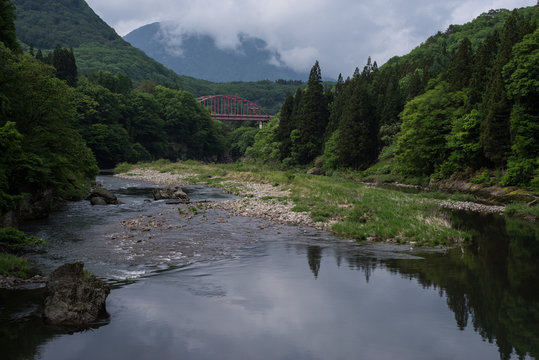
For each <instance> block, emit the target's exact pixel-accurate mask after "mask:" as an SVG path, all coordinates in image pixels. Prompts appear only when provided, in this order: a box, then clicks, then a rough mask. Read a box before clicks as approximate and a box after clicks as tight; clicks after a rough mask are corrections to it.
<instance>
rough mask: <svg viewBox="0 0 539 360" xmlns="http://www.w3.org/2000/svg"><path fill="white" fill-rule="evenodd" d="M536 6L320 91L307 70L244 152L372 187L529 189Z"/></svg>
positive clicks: (536, 127)
mask: <svg viewBox="0 0 539 360" xmlns="http://www.w3.org/2000/svg"><path fill="white" fill-rule="evenodd" d="M538 18H539V8H538V7H537V6H534V7H529V8H523V9H519V10H514V11H512V12H510V11H508V10H498V11H490V12H488V13H485V14H482V15H481V16H480V17H478V18H477V19H475V20H474V21H472V22H471V23H468V24H465V25H462V26H453V25H452V26H450V27H449V28H448V30H447V31H446V32H444V33H438V34H437V35H435V36H433V37H431V38H429V39H428V40H427V41H426V42H425V43H424V44H422V45H421V46H419V47H418V48H416V49H414V50H413V51H412V52H411V53H410V54H408V55H406V56H403V57H400V58H399V57H395V58H393V59H391V60H390V61H389V62H388V63H387V64H385V65H384V66H383V67H382V68H378V66H377V64H376V62H371V59H369V60H368V62H367V64H366V66H364V67H363V69H362V70H359V69H356V71H355V73H354V74H353V76H352V77H351V78H347V79H346V80H343V78H342V77H339V80H338V82H337V84H336V86H335V88H334V89H333V91H326V92H323V89H322V86H321V75H320V73H321V70H320V68H319V66H318V63H317V64H315V66H314V67H313V70H312V71H311V75H310V78H309V82H308V87H307V89H305V90H298V91H297V92H296V94H295V95H294V96H292V95H289V96H288V98H287V99H286V100H285V102H284V104H283V106H282V108H281V113H280V121H279V122H278V123H277V122H274V123H273V124H272V125H271V126H270V127H268V128H267V129H265V130H264V131H263V132H261V133H259V135H257V140H256V142H255V144H254V146H253V147H252V148H251V149H250V150H249V151H248V154H249V155H250V156H251V157H253V158H255V159H258V160H260V161H264V162H268V161H273V162H279V163H282V164H284V165H285V166H291V165H308V164H311V163H312V162H313V161H314V160H315V159H317V160H316V162H315V165H317V166H321V167H322V168H323V170H325V171H326V173H331V172H333V171H335V170H337V169H357V170H362V175H363V176H364V177H366V178H371V179H376V180H382V181H384V180H388V181H390V180H392V181H408V182H424V181H428V179H432V178H434V179H443V178H449V177H457V178H463V179H466V180H471V181H475V182H483V183H489V184H493V183H499V184H501V185H518V186H522V187H528V188H532V189H535V190H538V189H539V163H538V162H539V158H538V155H539V143H538V142H537V140H536V139H538V138H539V121H538V120H539V109H538V104H537V99H538V98H539V86H538V84H539V80H538V78H539V52H538V51H539V50H538V47H539V45H538V44H539V38H538V36H539V33H538V30H537V20H538Z"/></svg>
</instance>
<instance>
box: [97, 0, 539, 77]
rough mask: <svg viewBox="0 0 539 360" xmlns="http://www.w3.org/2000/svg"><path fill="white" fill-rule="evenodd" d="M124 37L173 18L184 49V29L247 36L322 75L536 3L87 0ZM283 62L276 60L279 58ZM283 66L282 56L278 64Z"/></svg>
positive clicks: (168, 38)
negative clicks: (318, 67) (456, 26)
mask: <svg viewBox="0 0 539 360" xmlns="http://www.w3.org/2000/svg"><path fill="white" fill-rule="evenodd" d="M87 1H88V3H89V4H90V6H91V7H92V8H93V9H94V10H95V11H96V12H97V13H98V15H100V16H101V17H102V18H103V19H104V20H105V21H107V23H109V24H110V25H111V26H112V27H114V28H115V29H116V31H117V32H118V33H119V34H120V35H125V34H127V33H128V32H130V31H131V30H134V29H135V28H137V27H140V26H142V25H145V24H149V23H152V22H155V21H161V22H166V26H165V28H164V29H165V30H164V31H163V32H162V35H163V39H162V40H163V41H165V42H166V43H167V44H168V45H169V46H170V51H171V52H176V53H181V39H182V35H183V34H193V33H199V34H205V35H210V36H212V37H214V38H215V41H216V45H217V46H218V47H220V48H221V49H236V48H237V47H238V45H239V44H240V40H239V39H240V35H241V34H247V35H249V36H253V37H258V38H261V39H263V40H264V41H266V43H267V44H268V49H269V50H271V51H277V52H278V53H280V54H281V58H280V60H281V61H282V62H283V63H284V64H286V65H288V66H290V67H291V68H293V69H295V70H297V71H303V72H308V71H309V69H310V67H311V66H312V65H313V64H314V61H315V60H319V61H320V65H321V68H322V75H323V76H327V77H333V78H336V77H337V75H338V74H339V73H342V74H343V75H344V76H345V77H346V76H348V75H350V74H352V72H353V71H354V68H355V67H356V66H357V67H360V68H361V67H362V66H363V65H364V64H365V63H366V61H367V58H368V57H369V56H371V57H372V59H373V60H375V61H377V62H378V64H379V65H381V64H383V63H384V62H385V61H387V60H388V59H389V58H391V57H392V56H395V55H403V54H405V53H407V52H409V51H410V50H411V49H413V48H414V47H415V46H417V45H419V44H420V43H421V42H422V41H424V40H426V39H427V38H428V37H429V36H431V35H433V34H435V33H436V32H437V31H444V30H445V29H447V27H448V26H449V25H450V24H461V23H464V22H467V21H470V20H472V19H473V18H474V17H477V16H479V15H480V14H481V13H482V12H485V11H488V10H490V9H497V8H509V9H513V8H515V7H523V6H531V5H535V3H536V2H535V0H521V1H517V0H490V1H482V2H470V1H467V0H448V1H444V2H435V1H432V0H416V1H414V2H413V3H411V2H410V1H407V0H378V1H376V2H374V1H365V0H359V1H358V0H294V1H290V0H272V1H271V2H270V1H266V2H260V1H257V0H196V1H195V0H154V1H152V2H148V1H146V0H129V1H127V0H115V1H110V0H87ZM276 60H277V59H276ZM275 62H276V63H277V62H278V61H275Z"/></svg>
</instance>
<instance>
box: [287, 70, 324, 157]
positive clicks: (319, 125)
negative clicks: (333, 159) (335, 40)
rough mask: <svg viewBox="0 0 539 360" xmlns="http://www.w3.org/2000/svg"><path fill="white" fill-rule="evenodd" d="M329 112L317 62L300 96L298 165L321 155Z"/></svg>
mask: <svg viewBox="0 0 539 360" xmlns="http://www.w3.org/2000/svg"><path fill="white" fill-rule="evenodd" d="M328 118H329V112H328V105H327V103H326V97H325V96H324V87H323V86H322V75H321V71H320V65H319V64H318V61H316V63H315V64H314V66H313V67H312V69H311V72H310V75H309V81H308V83H307V89H306V90H305V93H304V94H303V96H302V99H301V102H300V109H299V112H298V118H297V122H298V123H297V130H298V132H299V134H298V135H299V138H298V143H297V144H296V145H297V146H296V150H297V154H296V159H294V160H295V161H296V162H297V163H298V164H308V163H310V162H311V161H313V160H314V158H315V157H316V156H318V155H320V154H322V150H323V149H322V145H323V143H324V131H325V130H326V126H327V123H328Z"/></svg>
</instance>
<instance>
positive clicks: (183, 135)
mask: <svg viewBox="0 0 539 360" xmlns="http://www.w3.org/2000/svg"><path fill="white" fill-rule="evenodd" d="M155 92H156V95H155V99H156V101H157V103H158V104H159V106H160V114H161V117H162V119H163V120H164V126H165V131H166V132H167V134H168V136H169V139H170V140H169V141H170V142H171V143H172V144H173V148H172V149H171V150H172V151H170V152H169V155H168V156H167V157H168V158H170V159H185V158H191V159H192V158H195V159H203V158H211V157H213V158H215V159H217V158H218V157H219V156H220V155H221V154H223V153H224V151H225V146H226V140H225V138H224V136H223V134H222V124H221V123H220V122H218V121H215V120H213V119H212V118H211V117H210V114H209V113H208V112H207V110H206V109H204V108H203V107H202V105H200V103H199V102H198V101H197V100H196V99H195V98H194V97H193V95H191V94H190V93H188V92H186V91H180V90H172V89H168V88H165V87H163V86H158V87H156V89H155ZM176 148H178V150H175V149H176Z"/></svg>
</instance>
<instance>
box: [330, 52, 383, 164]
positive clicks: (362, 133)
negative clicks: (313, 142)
mask: <svg viewBox="0 0 539 360" xmlns="http://www.w3.org/2000/svg"><path fill="white" fill-rule="evenodd" d="M372 78H373V70H372V66H371V59H370V58H369V60H368V62H367V65H366V66H365V68H364V69H363V71H362V73H361V74H356V75H354V77H353V79H352V80H351V83H350V92H349V98H348V101H347V103H346V104H345V106H344V109H343V113H342V116H341V118H340V121H339V132H340V135H339V138H338V142H337V148H336V150H337V154H338V156H339V160H340V163H341V165H343V166H346V167H353V168H356V169H357V168H366V167H367V166H368V165H370V164H371V163H372V162H373V161H374V160H375V159H376V156H377V155H378V141H377V138H378V122H377V119H376V116H375V111H374V104H373V100H372V98H371V94H370V85H371V83H372Z"/></svg>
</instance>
